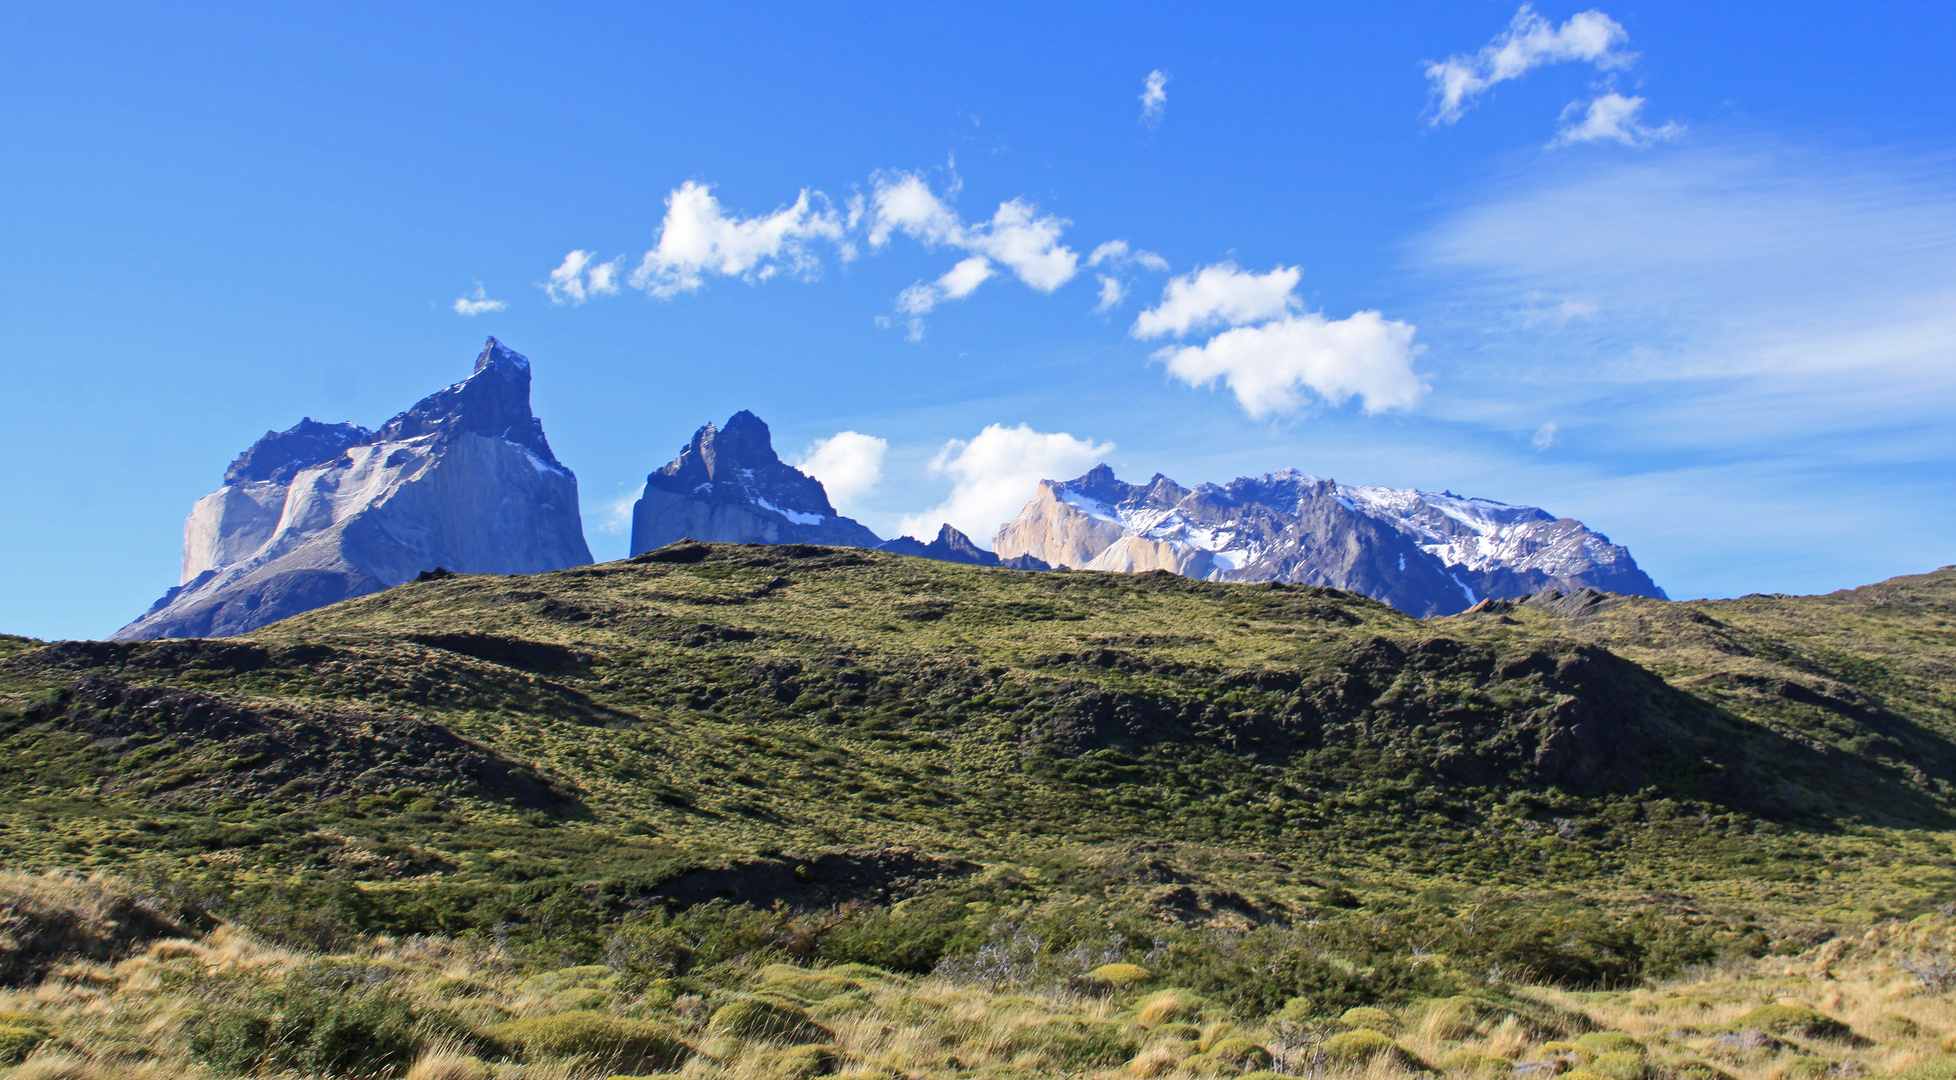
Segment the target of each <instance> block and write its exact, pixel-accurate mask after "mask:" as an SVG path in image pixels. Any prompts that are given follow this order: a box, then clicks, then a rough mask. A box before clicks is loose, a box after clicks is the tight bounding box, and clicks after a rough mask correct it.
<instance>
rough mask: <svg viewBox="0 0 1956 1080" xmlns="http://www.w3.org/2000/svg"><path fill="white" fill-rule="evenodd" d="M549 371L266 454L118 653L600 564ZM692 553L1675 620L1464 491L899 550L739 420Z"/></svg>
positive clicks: (1132, 506) (489, 350)
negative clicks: (395, 593)
mask: <svg viewBox="0 0 1956 1080" xmlns="http://www.w3.org/2000/svg"><path fill="white" fill-rule="evenodd" d="M529 388H530V363H529V360H528V359H526V358H525V357H523V356H521V355H520V354H518V353H515V352H513V351H511V350H510V349H508V348H507V347H506V346H504V345H503V344H502V343H500V342H498V341H496V340H495V339H494V338H491V339H489V341H488V343H487V344H486V345H485V346H484V348H483V350H482V353H481V355H480V356H478V357H477V359H476V365H475V371H474V373H473V374H472V375H470V377H469V378H467V379H465V380H463V381H462V382H459V383H456V384H455V385H453V386H450V387H448V388H446V389H444V390H441V391H439V392H438V393H435V394H432V395H430V396H429V397H427V398H425V399H423V400H422V401H420V402H419V403H417V404H416V405H414V406H413V407H412V408H410V409H408V410H407V411H406V412H403V413H401V414H400V415H398V416H396V417H394V418H393V419H392V420H389V421H388V422H387V423H386V424H384V425H382V426H381V428H380V429H379V430H378V431H369V430H367V429H366V428H363V427H360V426H358V425H355V424H351V423H341V424H325V423H320V422H317V421H314V420H312V419H310V418H307V419H303V420H301V421H300V422H299V423H298V424H297V425H295V426H293V427H291V428H289V429H287V430H285V431H277V432H267V433H266V434H265V436H264V437H263V438H261V439H259V440H258V441H257V442H256V443H254V444H253V445H252V446H250V447H249V448H247V449H246V450H245V451H244V452H243V453H242V454H240V455H239V456H238V458H237V459H236V460H235V461H233V462H232V463H231V466H230V467H229V468H228V469H227V470H226V471H225V474H224V484H223V486H221V487H220V488H219V489H218V490H217V491H215V492H212V493H211V494H210V495H207V496H205V497H204V498H202V499H200V500H198V502H197V504H196V506H195V507H194V508H193V509H192V510H191V513H190V516H189V518H188V520H186V522H185V524H184V545H183V569H182V576H181V580H180V583H179V584H178V585H177V586H176V587H174V588H172V589H171V590H169V591H168V592H167V593H165V595H164V596H163V597H162V598H161V599H160V600H158V601H157V602H156V604H155V605H154V606H152V607H151V608H150V610H149V611H147V612H145V613H143V615H141V616H140V617H138V618H137V619H136V620H135V621H133V622H131V623H130V624H129V625H128V626H125V627H123V628H122V629H121V630H119V631H117V633H116V634H115V635H114V637H115V638H116V639H118V640H135V639H143V638H155V637H209V636H223V635H227V634H237V633H243V632H245V631H248V630H251V629H254V628H256V627H259V626H264V625H267V624H269V623H272V622H276V621H278V620H279V619H283V618H287V617H289V616H291V615H294V614H297V613H298V612H301V611H307V610H311V609H312V608H316V607H321V606H324V605H326V604H331V603H336V602H338V601H341V600H345V599H348V598H351V597H355V596H361V595H365V594H367V593H371V592H376V591H379V590H381V589H385V588H390V587H392V586H395V585H399V584H401V583H402V582H405V581H408V580H411V579H413V578H414V577H416V576H417V575H419V574H423V573H430V572H433V571H436V570H446V571H448V572H453V573H502V574H516V573H538V572H542V571H547V570H556V569H562V568H565V567H571V566H579V565H583V564H585V563H588V562H590V561H591V555H590V549H589V548H588V547H587V546H586V545H585V543H584V538H583V532H582V526H581V522H580V518H579V514H578V506H577V478H576V476H575V475H573V474H572V473H571V471H570V470H569V469H568V468H566V467H564V465H563V464H562V463H561V462H559V461H558V460H557V458H556V456H555V455H554V454H552V453H551V450H550V444H549V442H548V440H547V439H546V438H545V437H544V433H543V426H542V424H541V422H540V421H538V419H537V418H536V417H535V416H534V415H533V414H532V413H531V411H530V398H529ZM682 539H693V540H700V541H707V542H724V543H740V544H791V543H792V544H821V545H830V546H838V547H861V548H876V549H881V550H885V551H893V552H896V553H898V554H905V555H914V556H918V557H921V558H928V559H938V560H942V561H949V562H962V563H969V564H972V565H978V566H998V567H1004V568H1008V569H1016V570H1031V571H1039V570H1050V569H1055V568H1078V569H1088V570H1105V571H1117V572H1130V573H1132V572H1143V571H1150V570H1166V571H1169V572H1171V573H1175V574H1180V575H1182V576H1185V577H1193V578H1199V579H1203V580H1210V581H1237V582H1258V581H1282V582H1295V583H1303V584H1311V585H1325V586H1330V587H1333V588H1339V589H1347V590H1350V591H1352V592H1357V593H1361V594H1363V595H1366V596H1369V597H1372V598H1374V599H1377V600H1382V601H1384V602H1386V603H1388V604H1391V605H1392V606H1394V607H1397V608H1399V609H1400V610H1402V611H1405V612H1408V613H1410V614H1414V615H1420V616H1434V615H1447V614H1452V613H1454V612H1458V611H1463V610H1465V609H1467V608H1469V607H1471V606H1473V605H1474V604H1476V603H1478V602H1480V601H1482V600H1485V599H1489V598H1515V597H1523V596H1529V595H1532V594H1536V593H1539V592H1542V591H1544V590H1555V591H1564V592H1568V591H1576V590H1581V589H1597V590H1602V591H1606V592H1615V593H1623V594H1628V595H1637V596H1652V597H1662V596H1663V595H1664V593H1663V590H1661V589H1659V588H1658V587H1657V585H1656V583H1655V582H1653V581H1652V580H1651V579H1650V577H1649V576H1648V575H1647V574H1645V573H1644V572H1643V571H1642V570H1641V569H1639V568H1638V566H1637V564H1636V562H1635V560H1633V559H1632V558H1631V556H1630V553H1629V552H1628V551H1627V550H1626V549H1624V548H1623V547H1621V546H1620V545H1616V544H1613V543H1611V542H1610V540H1609V538H1608V537H1606V536H1603V535H1602V534H1601V533H1597V532H1595V531H1593V530H1590V529H1588V528H1587V527H1585V526H1584V525H1583V524H1582V523H1581V522H1579V521H1575V520H1572V519H1569V518H1558V517H1556V516H1554V515H1552V514H1549V513H1548V512H1546V511H1543V510H1539V509H1536V508H1535V507H1529V506H1510V505H1508V504H1505V503H1499V502H1494V501H1492V500H1488V499H1476V498H1468V497H1464V496H1458V495H1454V494H1452V493H1451V492H1443V493H1440V494H1433V493H1431V492H1423V491H1414V490H1406V489H1395V488H1380V487H1365V486H1354V485H1348V484H1339V483H1336V482H1335V481H1331V480H1325V479H1320V478H1318V477H1314V476H1308V475H1306V474H1303V473H1300V472H1297V471H1295V470H1286V471H1284V472H1279V473H1270V474H1266V475H1264V476H1260V477H1253V478H1252V477H1242V478H1238V479H1236V480H1232V481H1230V482H1229V483H1228V484H1224V485H1216V484H1202V485H1199V486H1197V487H1195V488H1185V487H1182V486H1181V485H1179V484H1177V483H1175V482H1174V481H1173V480H1170V479H1168V478H1167V477H1164V476H1161V475H1159V474H1157V475H1156V476H1154V477H1153V478H1151V479H1150V480H1149V481H1148V482H1147V483H1145V484H1128V483H1124V482H1122V481H1121V480H1120V479H1118V478H1117V477H1116V476H1115V475H1114V472H1113V470H1112V469H1110V468H1109V467H1107V466H1106V465H1100V466H1097V467H1095V468H1094V469H1092V470H1090V471H1089V472H1088V473H1086V474H1085V475H1084V476H1080V477H1077V478H1075V479H1072V480H1067V481H1059V480H1043V481H1041V482H1040V483H1039V485H1038V487H1037V489H1036V490H1035V491H1034V492H1033V493H1032V498H1031V500H1030V501H1029V502H1027V504H1026V506H1025V508H1024V509H1023V510H1021V511H1020V513H1019V514H1018V516H1017V517H1016V518H1014V519H1013V520H1012V521H1010V522H1007V523H1005V524H1003V525H1002V526H1000V528H999V530H998V533H997V535H996V536H994V537H993V539H992V550H991V551H986V550H984V549H983V548H981V547H979V546H978V545H977V544H976V543H974V542H973V541H972V540H971V538H970V537H968V536H966V535H965V534H964V533H962V532H960V531H959V530H957V529H956V528H954V527H952V526H951V525H949V524H948V523H947V524H945V525H943V526H942V527H941V528H940V530H939V532H938V534H937V536H936V537H934V538H932V539H930V540H928V541H926V540H920V539H916V538H913V537H908V536H902V537H897V538H895V539H891V540H887V541H885V540H883V539H882V538H880V537H878V536H877V535H876V534H875V533H874V532H873V531H871V530H870V529H868V528H867V527H865V526H864V525H862V524H861V523H860V522H858V521H856V520H854V519H852V518H849V517H846V516H844V515H842V514H840V513H838V512H837V510H836V508H835V506H834V505H833V504H832V503H831V502H830V501H829V497H828V492H827V490H826V489H825V488H824V487H823V486H822V483H821V481H819V480H818V479H816V478H815V477H813V476H810V475H808V474H807V473H804V472H802V471H801V470H799V469H797V468H795V467H794V466H792V465H790V464H788V463H787V462H784V461H782V460H781V457H780V455H779V454H778V453H777V452H776V451H775V449H774V445H773V437H772V434H771V432H770V431H769V430H768V426H767V424H766V423H765V422H763V421H762V420H761V419H760V418H759V417H757V416H755V415H754V414H753V413H751V412H746V411H741V412H737V413H735V414H734V415H733V416H732V417H731V418H730V419H728V421H727V423H726V425H725V426H724V427H717V426H715V425H713V424H711V423H709V424H706V425H703V426H702V427H700V428H699V430H698V431H696V432H695V433H694V435H693V437H692V439H691V441H690V442H688V443H687V444H686V445H685V446H683V447H681V448H680V450H679V452H678V453H677V454H676V455H675V456H674V458H673V459H672V461H671V462H669V463H667V464H666V465H664V466H663V467H661V468H659V469H657V470H656V471H654V472H652V473H651V474H650V475H648V476H647V477H646V481H645V487H644V489H643V491H642V492H641V493H640V496H639V498H638V500H637V502H636V503H635V504H634V506H633V508H632V532H631V554H632V555H635V556H636V555H641V554H645V553H647V552H650V551H654V550H657V549H659V548H661V547H665V546H667V545H669V544H673V543H676V542H678V541H680V540H682Z"/></svg>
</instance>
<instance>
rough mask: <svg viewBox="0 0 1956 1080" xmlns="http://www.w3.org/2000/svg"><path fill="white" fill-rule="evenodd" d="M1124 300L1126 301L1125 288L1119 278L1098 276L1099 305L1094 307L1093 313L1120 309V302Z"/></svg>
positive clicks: (1104, 275)
mask: <svg viewBox="0 0 1956 1080" xmlns="http://www.w3.org/2000/svg"><path fill="white" fill-rule="evenodd" d="M1125 299H1127V286H1126V285H1123V284H1121V279H1120V278H1114V277H1108V276H1107V275H1106V274H1102V275H1100V303H1098V304H1096V305H1094V311H1095V312H1102V311H1112V310H1114V309H1115V308H1117V307H1120V306H1121V301H1123V300H1125Z"/></svg>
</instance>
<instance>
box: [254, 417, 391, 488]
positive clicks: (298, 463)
mask: <svg viewBox="0 0 1956 1080" xmlns="http://www.w3.org/2000/svg"><path fill="white" fill-rule="evenodd" d="M372 438H373V432H371V431H368V430H367V429H366V428H363V427H361V426H360V425H358V424H354V423H344V424H322V423H320V422H319V421H317V420H314V419H313V418H312V417H310V416H308V417H305V418H304V419H302V420H300V421H299V422H298V423H297V424H294V425H292V426H291V427H289V428H287V429H285V430H284V431H267V432H266V433H265V435H264V437H263V438H261V439H259V440H258V441H257V442H255V443H252V444H251V446H250V447H249V448H247V449H246V450H245V452H244V453H242V454H239V455H238V457H237V460H235V461H233V462H231V467H230V468H228V469H225V470H224V482H225V483H227V484H242V483H245V482H247V481H252V480H271V481H275V482H277V483H281V484H283V483H288V482H290V481H291V479H292V478H293V477H294V476H296V475H298V472H299V470H300V469H305V468H309V467H311V466H314V465H324V464H325V463H327V462H329V461H331V460H333V459H334V458H336V457H339V456H340V455H341V454H343V453H345V452H346V448H347V447H349V446H361V445H364V444H365V443H367V442H368V441H369V440H371V439H372Z"/></svg>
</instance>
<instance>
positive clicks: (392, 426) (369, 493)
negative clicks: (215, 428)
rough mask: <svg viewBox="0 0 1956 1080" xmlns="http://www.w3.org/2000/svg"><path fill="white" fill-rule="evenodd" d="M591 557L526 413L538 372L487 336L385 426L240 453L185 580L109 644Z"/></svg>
mask: <svg viewBox="0 0 1956 1080" xmlns="http://www.w3.org/2000/svg"><path fill="white" fill-rule="evenodd" d="M590 561H591V552H590V549H589V548H588V547H586V546H585V543H584V530H583V524H582V522H581V520H580V518H579V515H578V509H577V477H576V476H575V475H573V474H572V473H571V471H570V470H569V469H567V468H565V467H564V466H563V465H562V464H561V463H559V462H558V461H557V458H556V456H555V455H554V454H552V453H551V452H550V444H549V442H548V441H547V440H545V438H544V435H543V425H542V424H541V423H540V422H538V420H537V419H536V417H535V416H533V415H531V413H530V362H529V360H527V359H526V358H524V357H523V356H521V355H519V354H517V353H515V352H512V351H510V350H509V349H508V348H506V347H505V346H503V345H502V344H501V343H500V342H498V341H496V339H494V338H490V339H489V342H488V344H487V345H485V346H484V347H483V350H482V354H481V355H480V356H478V357H477V358H476V364H475V373H474V374H472V375H471V376H469V377H468V378H467V379H464V380H463V381H461V382H459V383H456V384H455V385H453V386H450V387H448V388H446V389H444V390H441V391H439V392H437V393H435V394H431V395H429V396H428V397H426V398H423V399H422V400H421V401H420V402H419V403H417V404H416V405H415V406H414V407H413V408H411V409H409V410H408V411H406V412H404V413H401V414H400V415H399V416H396V417H394V418H393V419H392V420H389V421H388V422H387V423H386V424H384V425H382V426H381V428H380V430H379V431H368V430H367V429H365V428H362V427H359V426H357V425H354V424H322V423H318V422H316V421H314V420H312V419H310V418H308V419H305V420H301V421H300V422H299V423H298V424H297V425H296V426H294V427H292V428H291V429H289V430H287V431H282V432H267V433H266V434H265V437H264V438H262V439H260V440H258V442H256V443H254V444H253V445H252V446H251V447H250V448H249V449H247V450H246V451H245V452H244V453H242V454H240V455H238V458H237V460H236V461H233V462H232V463H231V467H230V468H229V469H227V470H225V473H224V486H223V487H221V488H219V489H218V490H216V491H214V492H212V493H211V494H209V495H206V496H204V497H203V498H202V499H199V500H198V501H197V505H196V506H195V507H194V508H193V509H192V510H191V512H190V517H189V519H188V520H186V521H185V522H184V540H183V576H182V583H181V584H180V585H178V586H177V587H176V588H173V589H171V590H170V591H169V592H168V593H165V594H164V596H163V598H162V599H161V600H158V601H157V602H156V604H155V605H154V606H153V607H151V608H150V610H149V611H147V612H145V613H144V614H143V615H142V616H141V617H140V618H138V619H137V620H136V621H134V622H132V623H130V624H129V625H128V626H125V627H123V628H122V629H121V630H120V631H117V633H116V634H115V635H114V637H115V639H116V640H124V641H129V640H140V639H144V638H160V637H220V636H225V635H229V634H240V633H244V632H246V631H248V630H252V629H255V628H257V627H260V626H264V625H266V624H268V623H273V622H277V621H278V620H280V619H283V618H286V617H287V616H290V615H296V614H298V613H299V612H302V611H308V610H311V609H312V608H316V607H322V606H324V605H326V604H332V603H337V602H338V601H341V600H345V599H348V598H351V597H355V596H361V595H364V594H366V593H371V592H378V591H379V590H381V589H385V588H390V587H392V586H394V585H399V584H401V583H402V582H404V581H408V580H410V579H412V578H413V577H415V576H416V575H417V574H419V573H421V572H423V571H426V570H432V569H435V568H436V567H442V568H445V569H448V570H451V571H454V572H457V573H471V574H531V573H540V572H543V571H546V570H561V569H563V568H565V567H568V566H581V565H583V564H585V563H588V562H590Z"/></svg>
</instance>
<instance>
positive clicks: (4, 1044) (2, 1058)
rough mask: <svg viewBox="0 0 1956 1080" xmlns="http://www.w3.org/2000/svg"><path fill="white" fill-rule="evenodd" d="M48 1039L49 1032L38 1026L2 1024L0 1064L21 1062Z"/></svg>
mask: <svg viewBox="0 0 1956 1080" xmlns="http://www.w3.org/2000/svg"><path fill="white" fill-rule="evenodd" d="M47 1039H48V1033H47V1032H45V1031H42V1030H40V1029H38V1028H28V1027H15V1026H13V1025H11V1024H0V1065H18V1064H20V1062H21V1061H23V1060H25V1059H26V1057H27V1055H29V1054H31V1053H33V1052H34V1048H35V1047H37V1046H39V1045H41V1044H42V1043H44V1042H46V1041H47Z"/></svg>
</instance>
